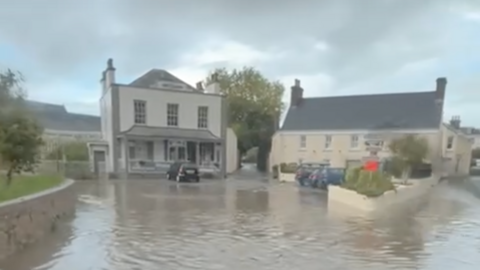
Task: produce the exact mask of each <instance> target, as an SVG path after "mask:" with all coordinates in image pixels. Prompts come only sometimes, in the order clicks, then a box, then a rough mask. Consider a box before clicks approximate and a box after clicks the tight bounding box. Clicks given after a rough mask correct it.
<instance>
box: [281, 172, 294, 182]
mask: <svg viewBox="0 0 480 270" xmlns="http://www.w3.org/2000/svg"><path fill="white" fill-rule="evenodd" d="M278 180H279V181H280V182H295V174H294V173H280V174H279V175H278Z"/></svg>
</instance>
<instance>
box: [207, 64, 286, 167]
mask: <svg viewBox="0 0 480 270" xmlns="http://www.w3.org/2000/svg"><path fill="white" fill-rule="evenodd" d="M211 74H216V80H217V81H218V82H219V84H220V88H221V91H222V93H223V94H225V95H226V98H227V102H228V104H229V115H228V118H229V123H230V127H231V128H232V129H233V130H234V132H235V134H236V135H237V138H238V150H239V152H240V154H241V155H242V156H243V155H244V154H245V153H246V151H247V150H249V149H251V148H252V147H259V151H258V158H257V160H258V162H257V166H258V167H259V169H261V170H266V169H267V168H266V160H267V157H268V152H269V151H270V144H271V137H272V135H273V133H274V132H275V130H276V126H277V123H278V118H279V116H280V113H281V111H282V109H283V104H282V97H283V93H284V91H285V88H284V86H283V85H282V84H281V83H280V82H279V81H270V80H268V79H267V78H266V77H265V76H264V75H263V74H262V73H261V72H260V71H258V70H256V69H254V68H252V67H244V68H243V69H233V70H227V69H225V68H222V69H216V70H214V71H212V72H211ZM212 80H213V78H212V76H211V75H210V76H208V77H207V79H206V84H207V85H208V84H209V83H211V82H212Z"/></svg>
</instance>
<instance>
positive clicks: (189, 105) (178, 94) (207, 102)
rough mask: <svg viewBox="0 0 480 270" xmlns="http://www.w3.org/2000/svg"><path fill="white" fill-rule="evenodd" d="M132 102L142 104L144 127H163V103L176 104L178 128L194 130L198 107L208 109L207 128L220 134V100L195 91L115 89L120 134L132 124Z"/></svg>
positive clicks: (164, 120)
mask: <svg viewBox="0 0 480 270" xmlns="http://www.w3.org/2000/svg"><path fill="white" fill-rule="evenodd" d="M134 100H144V101H146V102H147V103H146V104H147V105H146V112H147V113H146V122H147V125H148V126H155V127H167V104H168V103H177V104H179V112H178V124H179V126H178V127H179V128H189V129H197V128H198V126H197V120H198V116H197V112H198V106H207V107H208V129H209V130H210V131H211V132H212V133H213V134H214V135H215V136H218V137H222V132H221V111H222V108H221V106H222V104H221V103H222V97H221V96H220V95H212V94H204V93H199V92H186V91H178V90H177V91H171V90H160V89H141V88H131V87H128V86H121V87H119V102H120V106H119V109H120V131H126V130H128V129H130V128H131V127H132V125H134V105H133V104H134Z"/></svg>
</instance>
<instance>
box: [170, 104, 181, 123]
mask: <svg viewBox="0 0 480 270" xmlns="http://www.w3.org/2000/svg"><path fill="white" fill-rule="evenodd" d="M179 110H180V105H179V104H178V103H167V126H169V127H178V125H179V121H178V120H179V119H178V114H179Z"/></svg>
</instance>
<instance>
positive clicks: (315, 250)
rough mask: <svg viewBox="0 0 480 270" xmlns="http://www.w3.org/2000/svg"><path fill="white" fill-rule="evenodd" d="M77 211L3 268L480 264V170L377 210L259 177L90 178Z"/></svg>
mask: <svg viewBox="0 0 480 270" xmlns="http://www.w3.org/2000/svg"><path fill="white" fill-rule="evenodd" d="M76 188H77V190H78V206H77V211H76V214H75V217H74V218H72V219H71V220H68V221H65V222H64V223H62V224H61V226H59V227H58V229H57V231H56V232H55V233H54V234H53V235H52V236H51V237H47V238H46V239H44V240H42V241H41V242H38V243H36V244H35V245H33V246H31V247H30V248H28V249H27V250H25V251H23V252H20V253H19V254H18V255H15V256H13V257H10V258H9V259H8V260H7V261H4V262H1V263H0V269H5V270H29V269H37V270H47V269H48V270H65V269H72V270H123V269H128V270H133V269H142V270H150V269H151V270H158V269H162V270H163V269H172V270H173V269H175V270H181V269H202V270H206V269H208V270H215V269H228V270H237V269H238V270H245V269H252V270H253V269H265V270H267V269H268V270H269V269H275V270H283V269H286V270H287V269H288V270H292V269H302V270H310V269H312V270H318V269H323V270H330V269H357V270H363V269H369V270H372V269H382V270H385V269H431V270H438V269H453V268H456V269H465V270H468V269H478V265H480V255H479V254H480V179H478V180H475V179H470V180H467V181H457V182H452V183H443V184H441V185H439V186H438V187H436V188H435V189H434V190H433V191H432V193H431V194H430V196H428V198H425V200H424V201H420V202H412V204H411V205H409V206H408V207H406V208H402V209H397V211H390V213H388V214H383V215H380V216H377V217H362V216H358V215H351V214H352V213H348V214H347V213H346V212H345V211H343V210H340V209H339V210H338V211H337V210H335V209H330V210H329V209H328V208H327V201H326V196H327V195H326V194H325V193H323V192H319V191H314V190H308V189H298V188H297V187H296V186H294V185H290V184H278V183H277V184H276V183H268V181H261V180H253V179H252V180H248V179H244V180H240V179H237V180H227V181H204V182H203V183H199V184H180V185H177V184H176V183H171V182H166V181H153V180H138V181H137V180H131V181H125V180H117V181H111V182H108V181H101V182H83V183H78V184H77V186H76Z"/></svg>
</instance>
